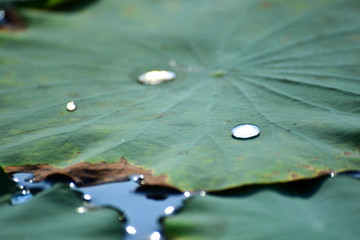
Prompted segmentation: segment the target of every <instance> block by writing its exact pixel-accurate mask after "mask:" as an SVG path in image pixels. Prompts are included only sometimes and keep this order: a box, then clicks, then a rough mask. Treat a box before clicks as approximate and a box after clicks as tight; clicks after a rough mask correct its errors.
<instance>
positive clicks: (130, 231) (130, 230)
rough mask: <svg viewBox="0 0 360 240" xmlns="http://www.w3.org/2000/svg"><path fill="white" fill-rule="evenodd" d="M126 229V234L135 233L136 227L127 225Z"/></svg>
mask: <svg viewBox="0 0 360 240" xmlns="http://www.w3.org/2000/svg"><path fill="white" fill-rule="evenodd" d="M126 231H127V233H128V234H135V233H136V229H135V228H134V227H133V226H127V227H126Z"/></svg>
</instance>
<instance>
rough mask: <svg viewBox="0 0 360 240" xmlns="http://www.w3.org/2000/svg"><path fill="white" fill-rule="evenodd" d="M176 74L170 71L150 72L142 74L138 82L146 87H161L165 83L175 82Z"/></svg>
mask: <svg viewBox="0 0 360 240" xmlns="http://www.w3.org/2000/svg"><path fill="white" fill-rule="evenodd" d="M175 77H176V74H175V73H174V72H170V71H150V72H146V73H144V74H141V75H140V76H139V77H138V81H139V82H141V83H143V84H146V85H159V84H161V83H163V82H165V81H171V80H174V79H175Z"/></svg>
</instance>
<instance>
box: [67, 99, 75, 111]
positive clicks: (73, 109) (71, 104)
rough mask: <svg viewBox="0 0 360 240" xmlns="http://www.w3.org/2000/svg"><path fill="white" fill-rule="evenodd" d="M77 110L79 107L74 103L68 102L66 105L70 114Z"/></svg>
mask: <svg viewBox="0 0 360 240" xmlns="http://www.w3.org/2000/svg"><path fill="white" fill-rule="evenodd" d="M76 108H77V106H76V104H75V102H74V101H71V102H68V103H67V104H66V110H68V111H69V112H72V111H75V110H76Z"/></svg>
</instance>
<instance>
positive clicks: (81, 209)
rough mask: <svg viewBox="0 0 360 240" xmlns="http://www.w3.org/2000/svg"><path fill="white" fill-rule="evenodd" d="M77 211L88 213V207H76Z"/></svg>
mask: <svg viewBox="0 0 360 240" xmlns="http://www.w3.org/2000/svg"><path fill="white" fill-rule="evenodd" d="M76 212H78V213H81V214H82V213H86V212H87V208H86V207H78V208H77V209H76Z"/></svg>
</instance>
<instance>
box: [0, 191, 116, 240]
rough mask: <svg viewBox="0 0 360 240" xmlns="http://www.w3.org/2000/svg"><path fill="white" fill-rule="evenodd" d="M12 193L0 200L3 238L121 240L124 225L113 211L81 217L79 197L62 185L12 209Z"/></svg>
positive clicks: (97, 212) (29, 239)
mask: <svg viewBox="0 0 360 240" xmlns="http://www.w3.org/2000/svg"><path fill="white" fill-rule="evenodd" d="M10 197H11V196H10V194H8V195H5V196H3V197H1V198H0V225H1V231H0V239H13V240H21V239H27V240H48V239H69V240H81V239H84V240H85V239H86V240H95V239H96V240H98V239H106V240H119V239H122V238H123V230H122V226H123V224H122V223H121V222H120V221H118V214H117V213H116V212H115V211H113V210H110V209H99V210H96V211H92V212H87V213H83V214H80V213H78V212H76V209H77V208H78V207H80V206H82V203H83V201H82V200H81V198H80V197H79V195H78V194H76V193H75V192H73V191H71V190H70V189H68V188H67V187H65V186H62V185H58V186H55V187H54V188H52V189H50V190H48V191H45V192H41V193H39V194H38V195H36V196H35V197H33V198H32V199H31V200H29V201H28V202H26V203H24V204H21V205H17V206H11V205H10Z"/></svg>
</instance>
